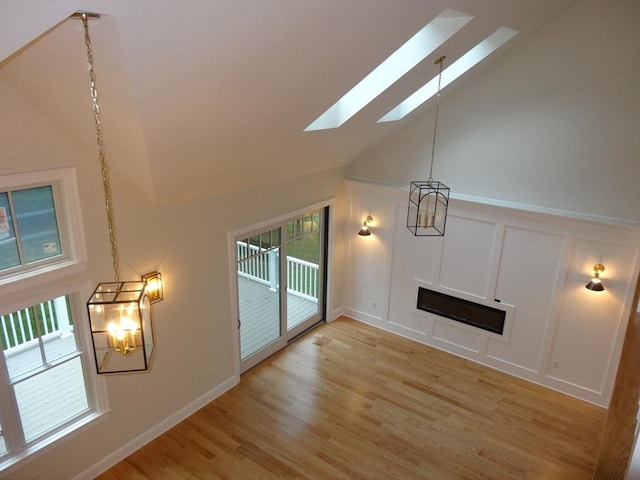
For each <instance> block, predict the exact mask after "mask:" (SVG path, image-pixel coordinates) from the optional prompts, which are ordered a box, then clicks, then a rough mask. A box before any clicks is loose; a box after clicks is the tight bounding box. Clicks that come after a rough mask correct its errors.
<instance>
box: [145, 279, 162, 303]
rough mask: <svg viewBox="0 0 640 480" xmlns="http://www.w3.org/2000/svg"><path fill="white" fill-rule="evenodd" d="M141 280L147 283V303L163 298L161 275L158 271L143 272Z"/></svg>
mask: <svg viewBox="0 0 640 480" xmlns="http://www.w3.org/2000/svg"><path fill="white" fill-rule="evenodd" d="M142 281H143V282H146V283H147V288H146V291H147V295H148V296H149V303H156V302H160V301H161V300H164V293H163V291H162V275H160V272H150V273H145V274H144V275H143V276H142Z"/></svg>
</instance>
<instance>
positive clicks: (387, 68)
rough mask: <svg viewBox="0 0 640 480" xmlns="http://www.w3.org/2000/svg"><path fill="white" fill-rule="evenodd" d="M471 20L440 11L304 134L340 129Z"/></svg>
mask: <svg viewBox="0 0 640 480" xmlns="http://www.w3.org/2000/svg"><path fill="white" fill-rule="evenodd" d="M472 19H473V16H471V15H468V14H466V13H462V12H459V11H457V10H453V9H451V8H448V9H446V10H444V11H443V12H442V13H440V15H438V16H437V17H435V18H434V19H433V20H432V21H431V22H429V23H428V24H427V25H425V26H424V27H423V28H422V29H420V30H419V31H418V32H417V33H416V34H415V35H414V36H413V37H411V38H410V39H409V40H407V41H406V42H405V43H404V44H403V45H402V46H400V47H399V48H398V49H397V50H396V51H395V52H394V53H392V54H391V55H390V56H389V57H388V58H387V59H386V60H384V61H383V62H382V63H381V64H380V65H378V66H377V67H376V68H375V69H373V70H372V71H371V73H369V74H368V75H367V76H365V77H364V78H363V79H362V80H361V81H360V82H358V83H357V84H356V85H355V86H354V87H353V88H352V89H351V90H349V91H348V92H347V93H346V94H345V95H344V96H343V97H342V98H340V99H339V100H338V101H337V102H336V103H334V104H333V105H332V106H331V107H329V109H328V110H327V111H325V112H324V113H323V114H322V115H320V116H319V117H318V118H317V119H316V120H314V121H313V122H312V123H311V124H310V125H309V126H308V127H307V128H305V129H304V131H305V132H309V131H315V130H327V129H332V128H338V127H340V126H341V125H342V124H344V123H345V122H346V121H347V120H349V119H350V118H351V117H353V116H354V115H355V114H356V113H358V112H359V111H360V110H362V109H363V108H364V107H365V106H366V105H368V104H369V103H370V102H371V101H372V100H373V99H375V98H376V97H377V96H378V95H380V94H381V93H382V92H384V91H385V90H386V89H387V88H389V87H390V86H391V85H393V84H394V83H395V82H396V81H398V80H399V79H400V78H401V77H402V76H404V75H405V74H406V73H407V72H408V71H409V70H411V69H412V68H414V67H415V66H416V65H417V64H418V63H420V62H421V61H422V60H424V59H425V58H426V57H427V56H429V55H430V54H431V53H432V52H433V51H434V50H435V49H436V48H438V47H439V46H441V45H442V44H444V43H445V42H446V41H447V40H448V39H449V38H451V37H452V36H453V35H455V34H456V33H457V32H458V31H459V30H460V29H461V28H462V27H464V26H465V25H466V24H467V23H469V22H470V21H471V20H472Z"/></svg>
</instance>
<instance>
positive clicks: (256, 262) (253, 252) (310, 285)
mask: <svg viewBox="0 0 640 480" xmlns="http://www.w3.org/2000/svg"><path fill="white" fill-rule="evenodd" d="M236 249H237V259H238V274H239V275H242V276H243V277H247V278H251V279H252V280H255V281H258V282H261V283H264V284H266V285H269V286H270V287H271V289H272V290H277V288H278V286H279V283H278V280H279V278H278V274H277V272H278V270H277V267H278V262H279V260H280V254H279V250H278V249H271V250H266V251H262V252H261V251H260V248H259V247H257V246H255V245H247V244H246V243H245V242H236ZM318 271H319V267H318V265H316V264H315V263H311V262H307V261H305V260H301V259H299V258H295V257H290V256H287V292H289V293H292V294H294V295H299V296H301V297H303V298H307V299H309V300H313V301H318V281H319V278H318V277H319V275H318Z"/></svg>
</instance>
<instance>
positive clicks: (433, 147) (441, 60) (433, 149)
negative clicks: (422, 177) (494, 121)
mask: <svg viewBox="0 0 640 480" xmlns="http://www.w3.org/2000/svg"><path fill="white" fill-rule="evenodd" d="M446 58H447V57H446V56H444V55H443V56H441V57H440V58H438V59H437V60H436V61H435V62H434V63H435V64H436V65H440V73H439V74H438V93H437V94H436V119H435V122H434V124H433V142H432V143H431V163H430V164H429V181H432V180H433V160H434V158H435V156H436V134H437V133H438V112H439V111H440V86H441V84H442V64H443V63H444V60H445V59H446Z"/></svg>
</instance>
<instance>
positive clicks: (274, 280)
mask: <svg viewBox="0 0 640 480" xmlns="http://www.w3.org/2000/svg"><path fill="white" fill-rule="evenodd" d="M325 225H326V212H325V209H320V210H317V211H314V212H309V213H307V214H305V215H302V216H299V217H296V218H293V219H290V220H287V221H284V222H281V223H279V224H276V225H272V226H270V227H269V228H266V229H261V230H260V231H258V232H253V233H251V234H249V235H247V236H245V235H242V236H241V237H238V238H236V239H235V241H236V262H237V286H238V289H237V291H238V312H239V317H240V318H239V329H240V357H241V358H240V360H241V370H242V371H243V372H244V371H246V370H247V369H249V368H251V367H252V366H254V365H256V364H257V363H259V362H260V361H262V360H263V359H265V358H267V357H268V356H269V355H272V354H273V353H275V352H276V351H278V350H279V349H280V348H282V347H284V346H285V345H286V344H287V343H288V342H289V341H291V340H292V339H293V338H295V337H296V336H297V335H300V334H301V333H303V332H304V331H305V330H307V329H309V328H310V327H312V326H314V325H315V324H317V323H318V322H320V321H322V320H324V290H325V288H324V287H325V273H324V272H325V257H326V255H325V251H326V227H325Z"/></svg>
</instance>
